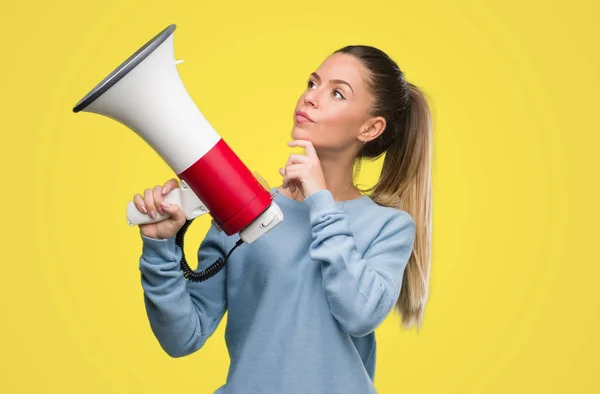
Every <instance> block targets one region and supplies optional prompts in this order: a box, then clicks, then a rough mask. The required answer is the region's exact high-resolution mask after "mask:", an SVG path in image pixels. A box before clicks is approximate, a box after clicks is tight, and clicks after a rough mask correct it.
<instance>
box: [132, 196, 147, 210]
mask: <svg viewBox="0 0 600 394" xmlns="http://www.w3.org/2000/svg"><path fill="white" fill-rule="evenodd" d="M133 205H135V207H136V208H137V209H138V210H139V211H140V212H143V213H148V210H147V209H146V205H144V199H143V198H142V195H141V194H140V193H136V195H135V196H133Z"/></svg>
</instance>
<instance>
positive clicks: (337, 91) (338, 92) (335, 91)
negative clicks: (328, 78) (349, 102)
mask: <svg viewBox="0 0 600 394" xmlns="http://www.w3.org/2000/svg"><path fill="white" fill-rule="evenodd" d="M335 93H337V94H339V95H340V97H341V98H344V96H343V95H342V93H341V92H340V91H339V90H334V91H333V94H335Z"/></svg>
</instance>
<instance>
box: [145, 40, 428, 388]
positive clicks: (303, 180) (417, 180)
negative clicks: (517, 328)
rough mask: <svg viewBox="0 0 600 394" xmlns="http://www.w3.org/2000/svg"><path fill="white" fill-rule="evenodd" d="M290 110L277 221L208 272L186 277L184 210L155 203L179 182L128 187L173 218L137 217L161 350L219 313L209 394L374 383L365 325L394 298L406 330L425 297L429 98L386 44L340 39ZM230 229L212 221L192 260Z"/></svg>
mask: <svg viewBox="0 0 600 394" xmlns="http://www.w3.org/2000/svg"><path fill="white" fill-rule="evenodd" d="M294 117H295V118H294V119H295V121H294V127H293V129H292V133H291V134H292V135H291V137H292V140H293V142H292V143H290V144H289V145H290V146H303V147H304V148H305V150H306V154H304V155H301V154H292V155H290V157H289V160H288V162H287V163H286V164H285V168H281V169H280V174H281V175H282V176H283V184H282V185H281V187H279V188H272V189H271V192H272V193H273V194H275V192H278V193H276V194H275V197H274V199H275V202H277V204H278V205H279V206H280V207H281V209H282V210H283V212H284V216H285V219H284V221H283V222H281V223H280V224H278V225H277V226H276V227H274V228H273V229H272V230H270V231H269V232H268V233H266V234H264V235H262V236H261V237H260V238H258V239H257V240H256V241H255V242H253V243H252V244H249V245H243V246H241V247H240V248H239V249H237V250H236V251H235V252H234V253H233V254H232V255H231V257H230V258H229V260H228V262H227V265H226V266H225V268H224V269H223V270H221V271H220V272H219V273H218V274H216V275H215V276H214V277H212V278H210V279H208V280H207V281H205V282H200V283H194V282H190V281H187V280H186V279H185V278H184V276H183V272H182V270H181V269H180V261H181V257H182V251H181V249H180V247H179V246H178V245H177V244H176V243H175V235H176V233H177V231H178V230H179V229H180V228H181V227H182V226H183V225H184V223H185V217H184V216H183V215H182V213H181V211H180V210H179V208H178V207H177V206H175V205H172V206H169V205H167V204H164V205H163V204H161V203H162V202H163V201H162V199H163V197H162V196H163V195H164V194H166V193H167V192H168V191H170V190H171V189H172V188H174V187H178V183H177V180H176V179H171V180H169V181H168V182H167V183H165V185H164V186H163V187H161V186H156V187H155V188H153V189H146V191H145V193H144V197H143V198H142V196H141V195H139V194H136V195H135V196H134V201H135V203H136V206H137V207H138V209H140V211H142V212H145V213H149V214H150V215H151V216H153V215H155V211H156V210H158V211H159V212H161V213H163V212H168V213H169V214H170V215H171V218H169V219H167V220H165V221H163V222H159V223H152V224H145V225H140V232H141V238H142V241H143V248H142V256H141V258H140V261H139V268H140V271H141V274H142V276H141V281H142V287H143V289H144V300H145V305H146V310H147V314H148V318H149V321H150V324H151V327H152V330H153V332H154V334H155V336H156V338H157V339H158V341H159V343H160V345H161V346H162V348H163V349H164V350H165V352H167V353H168V354H169V355H171V356H172V357H182V356H185V355H188V354H190V353H193V352H195V351H196V350H198V349H200V348H201V347H202V346H203V345H204V343H205V342H206V340H207V339H208V338H209V337H210V336H211V335H212V334H213V332H214V330H215V329H216V327H217V326H218V324H219V323H220V321H221V319H222V317H223V315H224V314H225V312H226V311H228V317H227V326H226V331H225V340H226V343H227V348H228V352H229V356H230V359H231V364H230V368H229V372H228V375H227V382H226V384H225V385H223V386H222V387H220V388H218V389H217V391H216V392H215V393H221V394H224V393H244V394H250V393H265V394H267V393H268V394H272V393H282V394H295V393H298V394H299V393H302V394H305V393H328V394H332V393H344V394H349V393H375V392H376V391H375V388H374V383H373V382H374V376H375V359H376V341H375V333H374V331H375V329H376V328H377V327H378V326H379V325H380V324H381V323H382V322H383V320H384V319H385V318H386V316H388V314H389V313H390V311H391V310H392V309H393V308H394V306H396V308H397V310H398V312H399V313H400V314H401V316H402V323H403V326H404V327H405V328H410V327H411V326H412V325H413V324H415V323H416V326H417V330H419V328H420V327H421V324H422V319H423V312H424V305H425V302H426V300H427V288H428V283H429V271H430V270H429V268H430V255H431V253H430V248H431V246H430V245H431V242H430V241H431V208H432V202H431V168H430V157H431V152H432V149H431V147H432V127H431V118H430V111H429V107H428V104H427V102H426V100H425V96H424V94H423V92H422V91H421V90H419V89H418V88H417V87H415V86H414V85H413V84H411V83H410V82H407V81H406V79H405V77H404V74H403V72H402V71H401V70H400V69H399V67H398V65H397V64H396V63H395V62H394V61H393V60H391V59H390V58H389V57H388V56H387V55H386V54H385V53H384V52H382V51H380V50H378V49H376V48H374V47H370V46H347V47H345V48H342V49H340V50H338V51H336V52H334V53H333V54H332V55H330V56H329V57H328V58H327V59H325V61H324V62H323V63H322V64H321V65H320V67H319V68H318V70H316V72H314V73H312V74H311V76H310V79H309V81H308V85H307V89H306V91H305V92H304V93H303V94H302V96H301V97H300V99H299V100H298V103H297V104H296V108H295V111H294ZM384 153H385V159H384V162H383V169H382V172H381V176H380V178H379V181H378V182H377V183H376V185H375V186H374V187H372V188H370V189H367V190H360V189H359V188H358V187H356V186H355V185H354V179H355V174H354V172H353V171H354V169H355V164H358V165H359V164H360V159H377V158H379V157H380V156H382V155H383V154H384ZM358 168H360V166H358ZM365 191H371V192H372V193H371V194H370V195H366V194H362V192H365ZM238 238H239V237H237V236H227V235H226V234H224V233H223V232H219V231H218V229H217V228H215V227H212V226H211V228H210V229H209V231H208V233H207V234H206V237H205V238H204V240H203V241H202V243H201V245H200V248H199V250H198V261H199V269H204V268H205V267H206V266H207V265H209V264H211V263H212V262H214V261H215V260H216V259H218V258H224V257H225V256H226V254H227V252H228V251H229V250H230V249H231V248H232V247H233V246H234V245H235V242H236V241H237V240H238Z"/></svg>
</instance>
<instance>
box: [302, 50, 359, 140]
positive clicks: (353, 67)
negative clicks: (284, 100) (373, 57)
mask: <svg viewBox="0 0 600 394" xmlns="http://www.w3.org/2000/svg"><path fill="white" fill-rule="evenodd" d="M363 72H364V71H363V66H362V65H361V64H360V63H359V61H358V60H356V59H355V58H354V57H352V56H350V55H346V54H342V53H336V54H333V55H331V56H329V57H328V58H327V59H325V61H324V62H323V63H322V64H321V66H320V67H319V68H318V69H317V70H316V71H315V72H314V73H312V74H311V75H310V78H309V80H308V81H307V88H306V91H305V92H304V93H303V94H302V95H301V96H300V99H299V100H298V103H297V104H296V108H295V110H294V115H293V116H294V127H293V129H292V139H294V140H295V139H301V140H302V139H303V140H309V141H311V142H312V144H313V145H314V146H315V148H321V149H330V150H345V149H347V148H348V147H349V146H352V145H355V144H357V143H358V144H360V145H362V141H359V140H357V138H356V137H357V136H358V135H359V134H360V132H361V131H362V129H363V128H364V127H365V124H366V123H365V121H367V120H368V119H369V117H368V114H367V109H368V108H369V105H370V101H371V95H370V93H369V92H368V91H367V90H366V86H365V84H364V82H363V74H362V73H363ZM298 111H302V112H304V113H306V114H307V115H308V116H309V117H310V118H311V119H312V121H307V120H306V119H304V118H302V117H298V116H297V115H296V113H297V112H298Z"/></svg>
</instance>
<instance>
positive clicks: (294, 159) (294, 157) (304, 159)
mask: <svg viewBox="0 0 600 394" xmlns="http://www.w3.org/2000/svg"><path fill="white" fill-rule="evenodd" d="M309 160H310V159H309V157H308V156H306V155H300V154H297V153H292V154H291V155H290V156H289V158H288V161H287V163H286V166H288V165H290V164H299V163H308V162H309Z"/></svg>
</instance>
